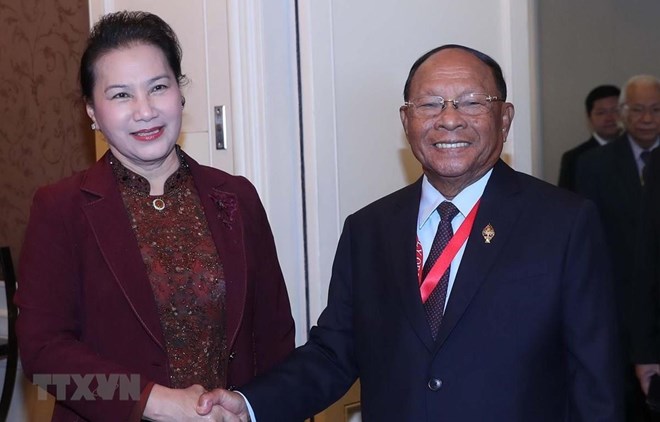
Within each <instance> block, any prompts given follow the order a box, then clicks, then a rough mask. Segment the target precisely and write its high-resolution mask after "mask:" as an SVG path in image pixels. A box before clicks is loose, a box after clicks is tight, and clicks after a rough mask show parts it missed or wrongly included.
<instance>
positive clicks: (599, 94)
mask: <svg viewBox="0 0 660 422" xmlns="http://www.w3.org/2000/svg"><path fill="white" fill-rule="evenodd" d="M619 95H621V90H620V89H619V88H618V87H617V86H614V85H599V86H597V87H596V88H594V89H592V90H591V91H590V92H589V94H588V95H587V99H586V100H584V105H585V106H586V108H587V116H591V110H593V109H594V103H595V102H596V101H598V100H601V99H603V98H609V97H616V98H617V99H618V98H619Z"/></svg>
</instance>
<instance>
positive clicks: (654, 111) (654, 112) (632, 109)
mask: <svg viewBox="0 0 660 422" xmlns="http://www.w3.org/2000/svg"><path fill="white" fill-rule="evenodd" d="M622 109H623V110H624V111H627V112H628V115H630V117H632V118H633V119H640V118H642V117H643V116H645V115H646V113H651V117H653V118H654V119H657V118H658V117H660V105H653V106H651V107H644V106H641V105H628V104H624V105H623V107H622Z"/></svg>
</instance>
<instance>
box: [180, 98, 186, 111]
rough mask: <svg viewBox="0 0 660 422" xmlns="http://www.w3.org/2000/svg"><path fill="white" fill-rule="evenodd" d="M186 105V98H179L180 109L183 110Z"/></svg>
mask: <svg viewBox="0 0 660 422" xmlns="http://www.w3.org/2000/svg"><path fill="white" fill-rule="evenodd" d="M185 105H186V97H184V96H181V108H183V107H184V106H185Z"/></svg>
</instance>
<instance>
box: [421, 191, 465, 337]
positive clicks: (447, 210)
mask: <svg viewBox="0 0 660 422" xmlns="http://www.w3.org/2000/svg"><path fill="white" fill-rule="evenodd" d="M438 212H439V213H440V224H439V225H438V231H437V232H436V233H435V238H434V239H433V245H431V250H430V251H429V256H428V258H426V262H425V263H424V268H423V270H422V280H424V279H425V278H426V275H427V274H428V273H429V271H431V268H433V264H435V261H437V260H438V258H439V257H440V254H442V251H443V250H444V249H445V247H447V243H449V240H450V239H451V238H452V236H453V235H454V230H452V228H451V221H452V220H453V219H454V217H456V214H458V208H456V207H455V206H454V204H452V203H451V202H449V201H444V202H443V203H441V204H440V205H439V206H438ZM449 268H450V267H447V270H446V271H445V273H444V274H443V275H442V277H441V278H440V281H439V282H438V284H437V285H436V286H435V289H433V291H432V292H431V295H430V296H429V298H428V299H427V300H426V302H425V303H424V310H425V311H426V318H427V319H428V322H429V327H430V328H431V335H432V336H433V340H435V337H436V335H437V334H438V327H440V323H441V322H442V315H443V314H444V308H445V300H446V298H447V287H448V286H449Z"/></svg>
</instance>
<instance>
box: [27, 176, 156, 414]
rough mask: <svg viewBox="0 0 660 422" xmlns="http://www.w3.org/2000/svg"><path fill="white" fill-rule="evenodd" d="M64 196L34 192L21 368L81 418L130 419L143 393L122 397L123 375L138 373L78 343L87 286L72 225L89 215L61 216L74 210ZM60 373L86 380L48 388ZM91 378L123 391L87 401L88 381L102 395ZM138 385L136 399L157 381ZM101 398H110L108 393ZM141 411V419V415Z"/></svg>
mask: <svg viewBox="0 0 660 422" xmlns="http://www.w3.org/2000/svg"><path fill="white" fill-rule="evenodd" d="M58 193H59V192H57V191H55V190H54V189H52V188H42V189H40V190H38V191H37V193H36V194H35V198H34V201H33V204H32V208H31V212H30V220H29V223H28V226H27V232H26V236H25V242H24V244H23V249H22V252H21V258H20V264H19V287H18V290H17V293H16V296H15V302H16V305H17V306H18V308H19V316H18V319H17V323H16V325H17V326H16V329H17V334H18V342H19V349H20V355H21V362H22V365H23V368H24V370H25V374H26V376H27V377H28V378H29V379H30V380H31V381H32V380H34V381H36V383H38V384H48V385H47V390H48V392H50V393H51V394H53V395H54V396H55V397H56V398H57V400H58V402H60V403H62V404H64V405H65V406H66V407H68V408H70V409H72V410H73V411H74V412H76V413H77V414H79V415H80V416H82V417H83V418H85V419H87V420H94V421H119V420H130V419H129V417H130V414H131V412H134V411H135V407H136V406H138V407H139V406H141V405H143V403H142V404H140V397H139V394H137V395H127V397H120V395H119V392H120V390H121V389H120V388H118V386H119V384H118V382H119V379H118V378H117V376H119V377H121V376H125V377H127V378H124V379H130V377H131V372H135V371H129V370H127V368H124V367H122V366H121V365H118V364H116V363H114V362H111V361H109V360H107V359H104V358H102V357H100V356H99V355H98V354H97V353H95V352H94V351H93V350H91V349H90V348H89V347H88V346H87V345H85V344H84V343H83V342H81V341H80V337H81V318H82V316H81V315H80V306H79V300H80V294H79V289H80V288H81V283H80V280H79V276H78V274H79V272H78V271H77V265H78V264H77V258H76V255H77V254H76V249H77V248H79V247H80V242H79V241H78V239H75V238H73V237H72V235H71V232H70V230H69V229H70V224H71V220H72V219H74V218H84V217H82V216H77V217H76V216H74V215H68V214H66V212H65V211H63V210H68V209H71V208H72V206H71V205H69V204H64V203H63V202H64V201H65V200H70V198H69V197H67V198H68V199H62V196H61V195H60V194H58ZM65 214H66V215H65ZM108 317H109V318H111V317H112V316H111V315H108ZM54 374H64V376H65V377H80V378H81V380H80V381H79V382H78V383H76V382H73V380H72V379H69V381H71V382H69V383H68V384H67V385H66V388H63V387H62V386H60V387H57V386H56V385H55V384H56V383H54V382H50V383H48V382H47V381H48V379H49V378H48V377H52V376H53V375H54ZM92 374H100V375H104V376H105V377H106V379H108V380H116V381H117V384H116V387H117V388H115V389H114V391H112V393H111V394H110V395H109V396H105V398H103V399H99V396H97V397H96V399H93V400H89V399H88V398H89V397H87V396H84V397H81V393H84V391H82V390H80V389H78V388H77V385H78V384H79V383H83V384H85V383H86V382H87V381H88V379H89V385H88V390H89V391H95V392H96V393H97V394H100V393H101V391H99V390H97V387H98V383H97V377H98V375H92ZM111 374H113V375H112V376H111ZM51 379H52V378H51ZM82 379H84V381H83V380H82ZM139 381H140V382H139V384H140V386H139V388H140V391H139V392H138V393H140V392H146V391H148V390H149V389H150V388H151V386H152V382H151V381H150V380H148V379H146V377H144V376H140V378H139ZM62 385H64V384H63V383H62ZM44 387H46V386H45V385H44ZM103 393H104V394H108V393H107V391H103ZM124 393H126V392H125V391H124ZM135 396H137V397H135ZM84 398H87V399H84ZM136 413H138V414H139V415H140V416H141V412H136Z"/></svg>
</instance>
